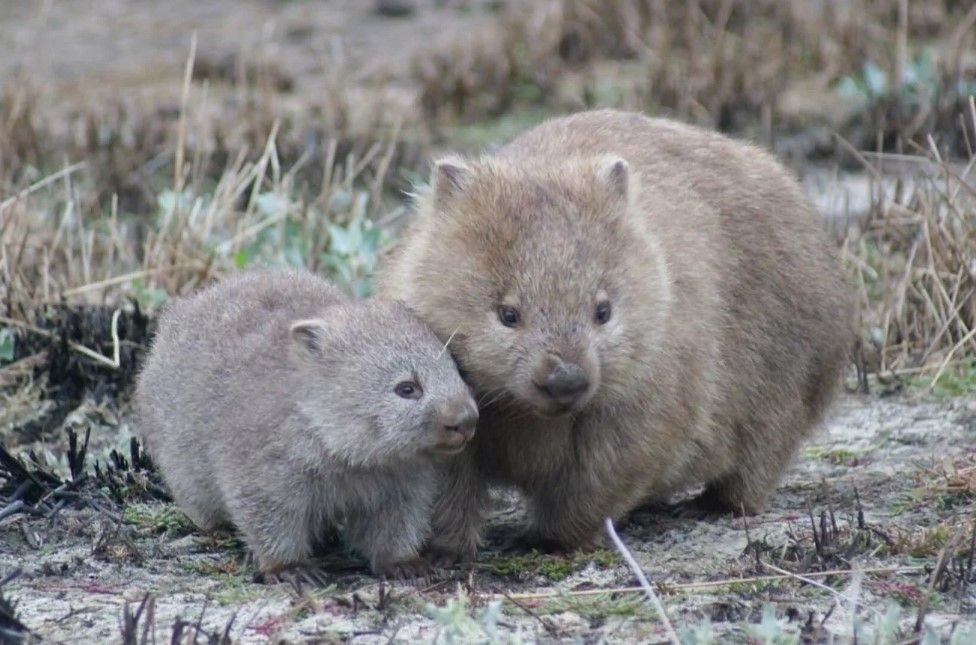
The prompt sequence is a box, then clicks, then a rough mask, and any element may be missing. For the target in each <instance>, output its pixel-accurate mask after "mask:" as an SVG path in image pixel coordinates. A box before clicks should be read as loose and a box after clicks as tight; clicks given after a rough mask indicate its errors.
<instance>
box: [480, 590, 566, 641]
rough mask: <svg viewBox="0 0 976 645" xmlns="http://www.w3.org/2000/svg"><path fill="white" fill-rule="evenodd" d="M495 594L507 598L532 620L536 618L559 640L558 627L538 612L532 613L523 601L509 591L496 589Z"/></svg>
mask: <svg viewBox="0 0 976 645" xmlns="http://www.w3.org/2000/svg"><path fill="white" fill-rule="evenodd" d="M495 592H496V593H499V594H501V595H503V596H505V598H506V599H507V600H508V601H509V602H510V603H512V604H513V605H515V606H516V607H518V608H519V609H521V610H522V611H524V612H525V613H526V614H528V615H529V616H531V617H532V618H535V619H536V620H537V621H539V624H540V625H542V627H543V629H545V630H546V632H548V633H549V635H550V636H552V637H553V638H559V630H558V629H556V626H555V625H553V624H552V622H551V621H549V620H547V619H545V618H543V617H542V616H540V615H539V614H537V613H536V612H534V611H532V608H531V607H527V606H526V605H525V603H523V602H522V601H520V600H518V599H517V598H513V597H512V594H510V593H508V592H507V591H504V590H502V589H495Z"/></svg>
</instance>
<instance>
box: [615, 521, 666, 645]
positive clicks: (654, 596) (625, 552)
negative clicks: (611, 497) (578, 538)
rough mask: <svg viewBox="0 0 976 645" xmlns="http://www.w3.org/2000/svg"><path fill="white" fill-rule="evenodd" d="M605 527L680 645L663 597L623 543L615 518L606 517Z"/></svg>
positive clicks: (659, 616)
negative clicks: (615, 526)
mask: <svg viewBox="0 0 976 645" xmlns="http://www.w3.org/2000/svg"><path fill="white" fill-rule="evenodd" d="M603 527H604V528H605V529H606V531H607V535H609V536H610V539H611V540H612V541H613V545H614V546H615V547H617V551H619V552H620V555H621V557H623V559H624V561H625V562H627V566H629V567H630V569H631V571H633V572H634V575H635V576H637V580H638V581H639V582H640V583H641V589H643V590H644V593H646V594H647V597H648V598H650V599H651V604H653V605H654V609H655V610H657V615H658V618H660V619H661V622H662V623H663V624H664V629H665V630H666V631H667V633H668V639H669V640H670V641H671V642H672V643H674V644H675V645H680V644H681V639H680V638H678V633H677V632H675V631H674V626H673V625H672V624H671V621H670V620H669V619H668V614H667V612H666V611H664V605H663V604H662V603H661V599H660V598H658V596H657V594H656V593H655V592H654V588H653V587H652V586H651V583H650V582H648V581H647V577H645V576H644V572H643V571H641V568H640V565H639V564H637V560H635V559H634V556H633V554H631V552H630V551H629V550H628V549H627V546H626V545H625V544H624V543H623V540H621V539H620V536H619V535H617V530H616V529H614V528H613V520H612V519H610V518H609V517H607V518H604V520H603Z"/></svg>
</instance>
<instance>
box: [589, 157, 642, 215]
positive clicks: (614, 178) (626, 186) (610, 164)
mask: <svg viewBox="0 0 976 645" xmlns="http://www.w3.org/2000/svg"><path fill="white" fill-rule="evenodd" d="M597 174H598V177H599V180H600V181H601V182H603V184H604V185H605V186H606V187H607V189H608V190H609V192H610V199H611V201H614V202H618V203H620V204H621V205H623V206H630V205H631V204H632V203H633V201H634V199H635V195H636V192H637V186H636V183H637V182H636V178H635V177H634V176H633V174H632V173H631V171H630V164H629V163H627V160H626V159H624V158H623V157H618V156H616V155H608V156H606V157H603V158H601V159H600V161H599V163H598V165H597Z"/></svg>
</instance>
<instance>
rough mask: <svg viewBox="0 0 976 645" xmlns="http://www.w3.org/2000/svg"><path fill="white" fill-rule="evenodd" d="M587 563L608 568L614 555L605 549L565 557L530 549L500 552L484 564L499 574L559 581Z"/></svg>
mask: <svg viewBox="0 0 976 645" xmlns="http://www.w3.org/2000/svg"><path fill="white" fill-rule="evenodd" d="M590 562H595V563H596V564H597V565H598V566H600V567H604V568H605V567H609V566H611V565H613V564H614V563H615V562H616V555H615V554H614V552H612V551H610V550H608V549H599V550H597V551H593V552H590V553H576V554H573V555H571V556H568V557H567V556H560V555H551V554H546V553H539V552H538V551H535V550H532V551H529V552H528V553H516V554H499V555H496V556H495V557H493V558H491V559H490V560H488V562H486V564H487V566H488V567H489V568H490V569H491V571H492V572H494V573H495V574H497V575H500V576H505V577H513V578H522V577H525V576H531V575H540V576H543V577H545V578H547V579H549V580H553V581H558V580H563V579H564V578H566V577H567V576H569V575H570V574H572V573H574V572H575V571H577V570H579V569H581V568H583V567H585V566H586V565H587V564H588V563H590Z"/></svg>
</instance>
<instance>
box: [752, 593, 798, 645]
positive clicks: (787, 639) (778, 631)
mask: <svg viewBox="0 0 976 645" xmlns="http://www.w3.org/2000/svg"><path fill="white" fill-rule="evenodd" d="M752 632H753V634H754V635H755V637H756V638H757V639H759V641H760V642H762V643H765V644H766V645H793V644H794V643H799V642H800V637H799V635H797V634H792V633H790V632H787V631H784V630H783V626H782V625H781V624H780V622H779V620H778V619H777V618H776V608H775V607H773V605H771V604H769V603H766V604H764V605H763V609H762V618H761V619H760V620H759V624H758V625H755V626H754V627H753V628H752Z"/></svg>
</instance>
